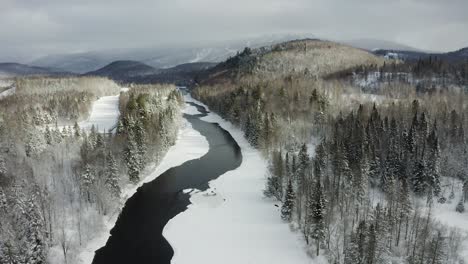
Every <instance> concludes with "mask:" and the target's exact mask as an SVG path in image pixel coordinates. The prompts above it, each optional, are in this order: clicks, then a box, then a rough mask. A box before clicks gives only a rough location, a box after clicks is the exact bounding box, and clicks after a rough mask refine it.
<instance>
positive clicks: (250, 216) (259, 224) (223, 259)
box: [163, 96, 326, 264]
mask: <svg viewBox="0 0 468 264" xmlns="http://www.w3.org/2000/svg"><path fill="white" fill-rule="evenodd" d="M186 101H194V102H196V103H197V104H201V105H203V104H202V103H200V102H198V101H195V100H194V99H192V98H191V97H190V96H186ZM204 106H205V105H204ZM205 107H206V106H205ZM207 109H208V107H207ZM202 120H205V121H208V122H213V123H219V124H220V125H221V127H223V128H224V129H226V130H227V131H229V132H230V133H231V135H232V136H233V138H234V139H235V140H236V141H237V143H238V144H239V146H240V147H241V150H242V155H243V161H242V164H241V165H240V167H239V168H237V169H236V170H233V171H229V172H227V173H225V174H223V175H222V176H220V177H219V178H218V179H216V180H213V181H211V182H210V183H209V185H210V189H208V190H207V191H205V192H203V193H202V192H199V191H198V190H187V192H190V193H191V199H190V200H191V202H192V204H191V205H189V208H188V209H187V210H186V211H185V212H183V213H181V214H179V215H177V216H176V217H174V218H173V219H171V220H170V221H169V223H168V224H167V225H166V227H165V228H164V231H163V235H164V237H165V238H166V239H167V240H168V241H169V243H170V244H171V246H172V248H173V249H174V251H175V252H174V257H173V259H172V261H171V263H173V264H192V263H204V264H211V263H216V264H218V263H224V264H228V263H236V264H237V263H246V264H247V263H252V264H275V263H278V264H284V263H294V264H301V263H326V260H324V259H323V258H320V259H317V258H316V259H313V258H311V257H309V256H308V255H307V253H306V249H305V248H304V245H305V242H303V240H302V239H301V238H300V235H299V234H298V233H295V232H293V231H291V229H290V227H289V224H287V223H285V222H283V221H282V220H281V218H280V213H279V207H276V204H278V203H275V202H273V201H272V200H270V199H266V198H264V197H263V192H262V191H263V189H264V186H265V175H266V172H267V163H266V161H265V160H264V159H263V158H262V157H261V155H260V153H259V152H258V151H257V150H255V149H253V148H252V147H251V146H250V145H249V143H248V142H247V141H246V139H245V138H244V136H243V133H242V131H240V130H239V129H238V128H236V127H234V126H233V125H232V124H231V123H229V122H226V121H224V120H223V119H222V118H220V117H219V116H218V115H216V114H213V113H210V114H209V115H208V116H207V117H204V118H202ZM278 206H279V204H278Z"/></svg>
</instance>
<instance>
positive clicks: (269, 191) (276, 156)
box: [264, 151, 284, 201]
mask: <svg viewBox="0 0 468 264" xmlns="http://www.w3.org/2000/svg"><path fill="white" fill-rule="evenodd" d="M269 171H270V176H269V177H268V178H267V182H266V188H265V191H264V194H265V196H267V197H272V196H273V197H275V198H276V199H278V200H279V201H281V200H282V197H283V172H284V168H283V159H282V154H281V151H275V152H273V159H272V161H271V162H270V170H269Z"/></svg>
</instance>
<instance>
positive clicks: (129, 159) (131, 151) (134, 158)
mask: <svg viewBox="0 0 468 264" xmlns="http://www.w3.org/2000/svg"><path fill="white" fill-rule="evenodd" d="M125 162H126V164H127V169H128V176H129V179H130V181H131V182H133V183H137V182H138V181H139V180H140V172H141V168H142V159H141V156H140V150H139V148H138V144H137V143H136V141H135V138H134V136H133V133H129V134H128V142H127V147H126V149H125Z"/></svg>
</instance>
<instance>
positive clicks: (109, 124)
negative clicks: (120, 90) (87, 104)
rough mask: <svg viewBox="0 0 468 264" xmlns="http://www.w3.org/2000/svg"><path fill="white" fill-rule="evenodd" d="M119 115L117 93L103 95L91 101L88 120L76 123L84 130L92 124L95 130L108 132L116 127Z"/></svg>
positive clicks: (88, 128)
mask: <svg viewBox="0 0 468 264" xmlns="http://www.w3.org/2000/svg"><path fill="white" fill-rule="evenodd" d="M119 115H120V111H119V95H111V96H103V97H101V98H99V99H98V100H96V101H95V102H94V103H93V108H92V110H91V115H90V116H89V118H88V120H86V121H83V122H80V123H79V124H78V125H79V126H80V127H81V128H83V129H85V130H90V129H91V127H92V126H93V125H94V127H95V128H96V130H97V131H99V132H108V131H109V130H112V129H114V128H115V127H116V125H117V120H118V118H119Z"/></svg>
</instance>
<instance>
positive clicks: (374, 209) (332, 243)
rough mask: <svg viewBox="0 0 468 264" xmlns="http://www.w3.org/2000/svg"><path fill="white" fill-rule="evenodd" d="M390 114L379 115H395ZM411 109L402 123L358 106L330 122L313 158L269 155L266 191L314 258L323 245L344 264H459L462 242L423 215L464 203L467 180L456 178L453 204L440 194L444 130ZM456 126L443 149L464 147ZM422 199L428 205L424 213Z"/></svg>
mask: <svg viewBox="0 0 468 264" xmlns="http://www.w3.org/2000/svg"><path fill="white" fill-rule="evenodd" d="M395 108H396V106H393V107H392V108H390V109H386V111H389V112H390V113H392V112H393V113H395V112H397V111H395V110H396V109H395ZM412 110H413V111H414V118H413V119H412V121H407V120H401V119H395V118H396V117H395V116H392V117H390V118H389V117H388V116H385V117H383V116H382V113H381V112H379V111H378V110H377V108H376V107H375V106H374V107H373V108H372V109H371V110H370V111H365V109H364V107H363V106H360V107H359V109H358V110H357V111H356V112H354V113H351V114H349V115H348V116H346V117H341V116H340V117H338V118H337V120H336V121H335V122H334V125H333V128H332V132H331V135H330V137H329V138H326V139H324V140H323V141H322V142H321V143H320V144H319V145H318V146H317V148H316V154H315V156H314V157H313V158H311V157H310V156H309V155H308V152H307V146H306V145H305V144H304V145H303V146H302V148H301V149H300V151H299V152H298V154H296V153H294V152H287V153H285V154H284V153H282V152H281V151H275V152H274V153H273V158H272V159H271V168H270V171H271V176H270V177H269V179H268V184H267V188H266V192H265V193H266V194H267V195H268V196H274V197H276V198H277V199H279V200H283V201H284V203H283V207H282V217H283V218H284V219H287V220H290V221H291V220H292V218H293V217H294V221H295V222H296V223H297V224H298V226H299V228H300V229H301V231H302V233H303V234H304V238H305V240H306V241H309V239H314V240H316V241H317V242H316V247H317V254H318V252H319V248H320V246H322V247H323V248H326V249H327V250H331V251H329V252H331V253H332V252H335V253H336V254H333V253H332V254H331V256H330V257H331V259H332V260H333V261H339V262H344V263H390V260H391V258H392V257H394V256H399V258H402V259H404V260H406V261H407V262H408V263H456V261H457V260H458V256H457V252H456V249H457V246H458V245H459V243H460V240H461V238H462V237H461V236H459V235H456V233H455V232H454V231H449V230H446V229H444V228H442V227H440V226H438V225H437V224H436V223H434V222H433V219H431V215H430V210H431V207H432V204H433V203H446V202H454V205H453V210H455V209H456V208H458V206H457V204H463V203H464V201H465V200H466V198H467V195H468V193H467V192H468V181H467V180H466V178H465V177H464V175H463V176H462V174H458V176H459V177H460V176H461V179H460V180H464V181H465V184H464V186H465V187H464V188H465V189H464V193H462V194H460V195H457V196H459V197H461V198H460V201H452V200H453V199H454V197H455V196H454V195H453V194H451V195H449V196H448V197H447V196H445V194H448V193H447V192H446V191H447V190H450V187H449V186H444V187H442V185H441V178H442V177H446V176H449V175H448V174H446V173H445V171H444V172H442V171H441V170H440V167H439V165H440V162H441V155H440V147H439V138H441V137H440V136H439V132H438V131H440V130H443V128H438V127H437V123H436V121H432V122H431V121H428V119H427V116H426V115H427V113H425V112H424V111H422V110H420V109H419V107H418V106H417V102H415V103H414V106H413V109H412ZM397 120H398V121H397ZM459 125H460V124H457V123H455V124H453V125H450V126H449V128H451V129H454V128H455V129H456V130H458V131H457V132H456V133H453V134H449V135H448V138H446V139H447V140H449V141H450V142H452V143H450V144H454V145H456V144H462V145H464V139H463V137H464V135H463V134H462V135H460V133H459V129H458V128H457V127H459ZM456 169H464V168H463V165H461V164H460V166H458V168H456ZM442 188H444V189H447V190H442ZM375 193H377V197H375ZM412 194H414V195H415V196H416V197H422V198H423V199H418V198H416V199H412V198H411V197H413V195H412ZM377 201H378V202H379V203H378V204H377V205H376V204H375V203H376V202H377ZM421 201H424V202H423V203H425V204H426V205H427V206H428V207H429V213H427V214H426V215H424V213H423V212H422V211H421V210H420V208H419V207H420V206H421ZM457 210H458V209H457ZM338 230H340V231H338ZM338 232H342V233H343V234H342V235H340V234H339V233H338ZM337 237H341V238H342V241H339V240H336V238H337ZM434 243H435V245H434ZM449 244H450V247H449ZM434 247H436V248H434ZM410 249H411V250H410ZM333 261H332V262H333Z"/></svg>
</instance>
